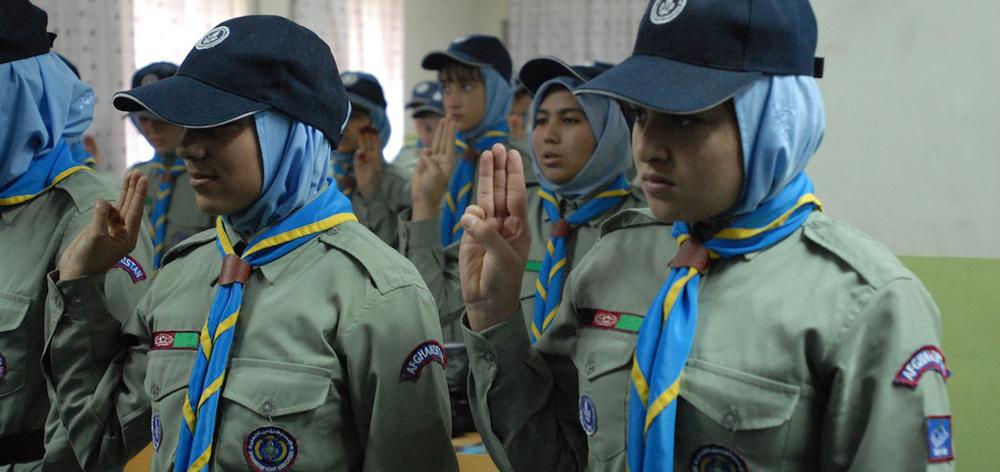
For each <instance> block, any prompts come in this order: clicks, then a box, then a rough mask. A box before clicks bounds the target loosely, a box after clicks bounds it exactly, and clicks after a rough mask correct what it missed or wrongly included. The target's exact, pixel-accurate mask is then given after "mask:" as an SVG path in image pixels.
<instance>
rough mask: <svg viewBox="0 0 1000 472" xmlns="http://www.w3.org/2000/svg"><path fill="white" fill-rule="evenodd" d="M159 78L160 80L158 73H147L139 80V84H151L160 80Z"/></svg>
mask: <svg viewBox="0 0 1000 472" xmlns="http://www.w3.org/2000/svg"><path fill="white" fill-rule="evenodd" d="M159 80H160V77H159V76H158V75H156V74H146V75H144V76H142V79H141V80H139V85H149V84H151V83H153V82H156V81H159Z"/></svg>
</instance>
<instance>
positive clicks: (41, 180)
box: [0, 139, 93, 207]
mask: <svg viewBox="0 0 1000 472" xmlns="http://www.w3.org/2000/svg"><path fill="white" fill-rule="evenodd" d="M79 171H89V172H93V170H92V169H90V168H89V167H87V166H86V164H84V163H83V162H82V161H81V160H79V159H78V156H76V155H75V154H74V153H73V152H72V150H71V149H70V146H69V145H68V144H67V143H66V140H65V139H60V140H59V142H57V143H56V146H55V148H53V149H52V151H49V152H48V153H46V154H45V155H44V156H41V157H37V158H35V159H32V161H31V166H30V167H29V168H28V170H27V171H26V172H25V173H23V174H21V175H20V176H18V177H17V178H16V179H14V180H13V181H12V182H10V184H8V185H7V186H6V187H4V188H2V189H0V207H6V206H14V205H18V204H21V203H24V202H27V201H29V200H32V199H34V198H35V197H38V196H39V195H41V194H43V193H45V192H46V191H48V190H49V189H51V188H52V187H54V186H55V185H56V184H58V183H59V182H61V181H62V180H63V179H65V178H66V177H69V176H71V175H73V174H75V173H77V172H79Z"/></svg>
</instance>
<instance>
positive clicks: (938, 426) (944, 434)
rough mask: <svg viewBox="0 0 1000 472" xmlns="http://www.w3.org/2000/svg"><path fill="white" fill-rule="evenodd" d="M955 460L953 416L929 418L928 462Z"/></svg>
mask: <svg viewBox="0 0 1000 472" xmlns="http://www.w3.org/2000/svg"><path fill="white" fill-rule="evenodd" d="M953 460H955V452H954V451H953V450H952V448H951V416H928V417H927V462H948V461H953Z"/></svg>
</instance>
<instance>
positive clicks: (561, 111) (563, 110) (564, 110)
mask: <svg viewBox="0 0 1000 472" xmlns="http://www.w3.org/2000/svg"><path fill="white" fill-rule="evenodd" d="M573 112H579V113H583V108H579V107H576V108H560V109H558V110H556V112H555V114H556V115H565V114H567V113H573ZM539 113H545V114H546V115H547V114H549V112H548V111H546V110H544V109H542V108H539V109H538V110H536V111H535V114H536V115H537V114H539ZM584 114H585V113H584Z"/></svg>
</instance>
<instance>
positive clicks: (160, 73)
mask: <svg viewBox="0 0 1000 472" xmlns="http://www.w3.org/2000/svg"><path fill="white" fill-rule="evenodd" d="M176 73H177V64H174V63H172V62H154V63H152V64H150V65H148V66H146V67H143V68H142V69H139V70H137V71H135V74H132V88H136V87H141V86H143V85H149V84H151V83H153V82H156V81H157V80H163V79H166V78H167V77H170V76H172V75H174V74H176Z"/></svg>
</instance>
